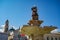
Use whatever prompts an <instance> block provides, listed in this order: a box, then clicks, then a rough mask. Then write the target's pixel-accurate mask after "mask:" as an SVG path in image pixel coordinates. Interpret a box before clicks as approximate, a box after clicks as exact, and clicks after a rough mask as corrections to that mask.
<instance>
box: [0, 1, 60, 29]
mask: <svg viewBox="0 0 60 40" xmlns="http://www.w3.org/2000/svg"><path fill="white" fill-rule="evenodd" d="M33 5H36V6H37V8H38V14H39V20H43V21H44V22H43V23H42V26H45V25H47V26H50V25H53V26H57V27H58V28H60V1H59V0H0V25H3V24H5V21H6V20H7V19H8V20H9V25H12V26H15V27H17V28H18V27H19V26H22V25H26V24H27V23H28V22H29V20H30V19H31V15H32V11H31V7H33Z"/></svg>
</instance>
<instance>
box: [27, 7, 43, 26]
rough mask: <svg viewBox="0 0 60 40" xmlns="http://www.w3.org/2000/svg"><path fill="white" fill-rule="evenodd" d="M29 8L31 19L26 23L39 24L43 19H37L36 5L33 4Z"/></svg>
mask: <svg viewBox="0 0 60 40" xmlns="http://www.w3.org/2000/svg"><path fill="white" fill-rule="evenodd" d="M31 10H32V20H30V21H29V23H28V24H29V25H33V26H40V24H41V23H42V22H43V21H41V20H39V19H38V13H37V7H36V6H34V7H32V8H31Z"/></svg>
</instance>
